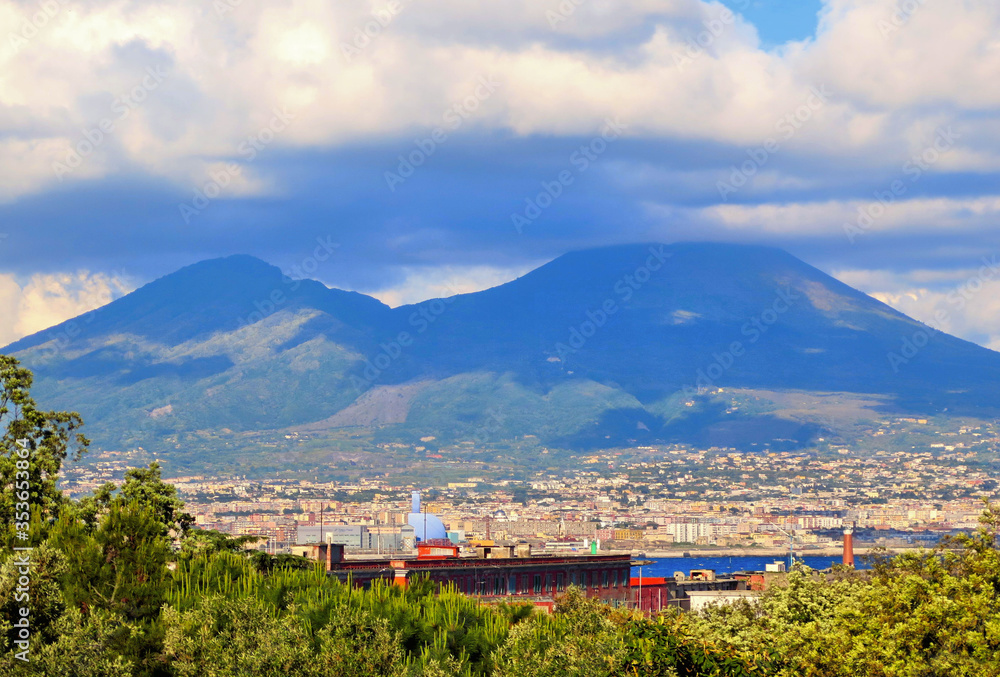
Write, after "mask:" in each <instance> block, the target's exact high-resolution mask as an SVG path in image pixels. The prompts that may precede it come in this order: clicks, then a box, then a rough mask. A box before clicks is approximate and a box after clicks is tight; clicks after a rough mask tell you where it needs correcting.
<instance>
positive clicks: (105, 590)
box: [50, 501, 170, 620]
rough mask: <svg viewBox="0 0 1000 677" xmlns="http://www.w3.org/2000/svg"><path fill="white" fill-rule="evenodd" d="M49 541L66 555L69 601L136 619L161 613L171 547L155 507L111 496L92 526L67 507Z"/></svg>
mask: <svg viewBox="0 0 1000 677" xmlns="http://www.w3.org/2000/svg"><path fill="white" fill-rule="evenodd" d="M50 542H51V543H52V545H53V546H54V547H56V548H59V549H60V550H61V551H62V552H63V553H64V556H65V558H66V562H67V569H66V573H65V575H64V576H63V590H64V591H65V594H66V598H67V601H68V602H69V603H70V604H72V605H74V606H78V607H79V608H81V609H82V610H84V611H88V610H89V609H91V608H98V609H103V610H106V611H111V612H115V613H118V614H121V615H122V616H124V617H126V618H129V619H136V620H142V619H152V618H155V617H156V616H157V615H158V614H159V609H160V605H161V604H162V603H163V599H164V593H165V591H166V588H165V582H166V578H165V577H166V566H167V559H168V557H169V555H170V546H169V543H168V541H167V538H166V534H165V533H164V525H163V523H162V522H160V520H159V519H158V517H157V514H156V510H155V508H154V506H151V505H145V504H142V503H139V502H138V501H129V502H127V503H126V502H121V501H113V502H112V503H111V504H110V507H109V508H108V511H107V512H106V513H105V514H104V515H103V516H102V517H101V519H100V522H99V523H98V524H97V525H96V527H94V528H89V527H88V525H87V523H86V522H85V521H84V520H81V519H78V518H77V515H76V513H75V511H73V510H67V511H65V514H64V515H62V516H61V517H60V518H59V520H58V521H57V522H56V524H55V526H54V527H53V529H52V534H51V537H50Z"/></svg>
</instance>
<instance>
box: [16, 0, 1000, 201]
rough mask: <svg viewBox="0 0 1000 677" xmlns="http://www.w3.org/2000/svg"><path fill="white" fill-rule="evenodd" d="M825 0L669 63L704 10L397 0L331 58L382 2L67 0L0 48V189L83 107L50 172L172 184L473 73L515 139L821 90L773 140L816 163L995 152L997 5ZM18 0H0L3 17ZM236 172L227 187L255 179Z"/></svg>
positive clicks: (772, 102) (24, 188)
mask: <svg viewBox="0 0 1000 677" xmlns="http://www.w3.org/2000/svg"><path fill="white" fill-rule="evenodd" d="M827 2H828V12H827V15H826V18H825V20H824V24H823V29H822V31H821V33H820V35H819V37H818V38H817V39H816V40H815V41H806V42H803V43H797V44H794V45H792V46H790V47H788V48H786V49H784V50H781V51H776V52H764V51H762V50H761V49H760V47H759V40H758V38H757V34H756V31H755V30H754V28H753V27H752V26H749V25H747V24H744V23H742V21H735V22H733V23H731V24H728V25H726V26H725V27H724V30H722V31H721V32H720V33H719V35H718V36H717V37H713V38H712V39H711V41H710V43H711V44H710V45H709V46H708V48H707V49H706V50H705V51H704V53H702V54H700V55H698V54H695V55H694V57H693V58H691V59H690V60H689V61H683V62H682V63H681V64H680V65H679V64H678V56H679V55H683V54H684V53H685V50H687V49H688V47H689V42H688V41H689V40H691V39H692V38H694V37H695V36H697V35H698V33H699V32H703V31H705V30H706V28H705V25H704V22H705V21H708V20H711V19H713V18H716V19H717V18H718V17H719V16H720V11H721V6H720V5H718V4H715V3H703V2H698V1H697V0H629V1H627V2H618V3H610V2H607V1H606V0H588V2H585V3H583V4H582V5H580V6H579V8H578V9H577V10H575V11H574V12H572V14H571V15H570V16H568V17H566V20H565V21H561V22H559V23H557V24H556V25H555V26H554V28H553V27H550V25H549V19H548V18H547V14H546V13H547V12H548V11H549V10H553V9H557V8H558V7H559V3H556V2H552V3H536V2H529V1H528V0H512V1H511V2H508V3H500V4H492V5H491V4H487V5H483V4H482V3H478V4H477V3H467V2H462V1H460V0H425V1H423V2H420V3H417V2H405V3H403V9H402V10H401V11H400V13H399V14H398V15H397V16H395V17H392V18H391V20H390V21H388V22H387V23H386V25H385V26H384V27H378V30H377V34H375V35H374V36H373V37H371V38H370V40H369V43H368V44H367V45H366V46H363V47H362V48H360V53H359V54H357V55H356V56H355V57H354V58H353V59H351V60H348V59H346V58H345V56H344V54H343V45H344V44H350V42H351V41H352V40H353V39H354V38H355V36H356V33H355V31H356V30H363V29H364V28H365V26H366V25H371V22H372V21H373V15H372V12H377V11H381V10H384V9H385V7H386V5H385V4H384V3H381V2H378V1H376V2H366V3H329V2H323V1H321V0H289V2H286V3H282V4H281V5H280V6H267V5H260V4H254V3H248V2H243V3H240V4H239V5H238V6H235V7H232V8H231V11H228V12H226V13H224V14H223V15H221V16H220V15H218V14H217V12H216V11H215V9H213V8H214V7H216V6H219V5H223V6H225V3H224V1H223V2H222V3H214V4H213V3H206V2H203V1H201V0H175V1H172V2H165V1H161V2H156V1H154V2H147V1H145V0H144V1H143V2H141V3H140V2H138V1H133V2H116V3H104V2H100V3H87V4H84V3H78V4H74V5H73V6H72V11H69V10H68V9H63V10H61V11H60V12H59V13H58V14H57V15H56V16H54V17H53V18H52V19H51V20H50V21H49V23H48V24H47V25H46V26H44V27H42V28H40V29H39V30H38V32H37V35H35V36H34V37H32V38H31V39H30V40H28V41H27V42H26V44H23V45H20V47H19V49H17V50H15V49H14V47H12V46H11V45H9V44H6V43H5V44H3V45H2V46H0V70H2V72H3V73H4V77H3V78H2V79H0V135H2V136H4V137H5V138H6V139H7V140H6V141H4V144H5V147H4V152H3V153H2V154H0V158H2V159H0V179H4V180H2V181H0V185H3V186H4V193H2V194H0V200H2V199H6V200H12V199H15V198H17V197H18V196H21V195H25V194H28V193H31V192H35V191H39V190H44V189H45V188H46V187H48V186H51V185H53V184H55V183H56V182H57V179H56V177H55V176H54V174H53V171H52V168H51V165H52V160H53V156H54V155H55V156H60V155H65V154H66V153H67V152H68V149H69V148H71V147H74V146H77V145H78V144H80V142H81V140H82V136H81V130H82V129H91V128H93V127H95V126H96V125H98V124H99V123H100V121H101V120H102V119H112V120H113V121H115V122H116V127H115V130H114V131H113V132H111V133H109V134H108V135H106V136H107V139H106V140H105V141H104V142H102V143H101V144H100V146H99V147H98V148H97V149H96V150H95V151H94V152H93V153H92V154H91V155H90V156H89V157H87V158H85V159H84V162H83V164H82V166H81V167H80V168H79V170H77V171H75V172H74V173H73V174H72V176H71V177H70V179H69V180H79V179H86V178H97V177H100V176H104V175H107V174H109V173H114V172H118V171H124V170H125V169H126V168H130V167H140V168H142V169H144V170H145V171H148V172H151V173H153V174H154V175H159V176H162V177H163V178H164V179H166V180H169V181H172V182H175V183H178V184H180V185H183V186H188V185H190V186H193V185H198V184H201V183H202V182H203V181H204V180H205V179H206V178H207V177H206V169H205V167H206V164H208V163H211V162H214V161H218V160H222V159H237V160H238V159H241V156H240V153H239V152H238V151H237V148H238V146H239V144H240V142H241V141H243V140H245V139H246V137H247V136H248V135H252V134H254V133H256V132H258V131H259V130H261V129H263V128H264V127H265V126H266V125H267V124H268V121H269V119H270V118H271V116H272V115H273V112H272V111H273V109H274V107H275V106H279V107H287V108H288V109H289V110H290V111H292V112H293V113H295V115H296V119H295V121H294V122H293V123H292V124H290V125H289V126H288V128H287V130H285V131H283V132H281V133H280V135H279V137H278V139H277V140H276V143H277V144H278V145H281V146H296V147H312V146H331V145H338V144H343V143H348V142H356V141H357V140H358V139H359V138H373V137H385V136H389V135H396V134H404V133H407V132H408V131H409V130H411V129H412V128H415V127H425V126H431V125H437V124H440V123H441V116H442V111H444V110H446V109H447V108H448V107H449V106H450V105H452V104H454V103H455V102H456V101H458V100H461V98H463V97H465V96H466V95H468V94H469V92H470V89H471V88H473V87H474V86H475V84H474V83H475V82H476V79H477V78H478V77H479V76H481V75H487V76H492V77H495V78H496V79H497V80H499V81H500V82H501V83H502V87H501V91H499V92H498V93H497V94H496V95H495V96H494V97H491V99H490V101H489V102H487V104H485V105H484V106H483V108H482V109H481V110H480V111H477V113H476V115H475V117H474V120H473V121H471V122H470V124H475V125H479V126H481V127H485V128H491V129H506V130H513V131H514V132H516V133H518V134H524V135H529V134H544V135H552V134H554V135H566V134H589V133H593V131H594V130H596V129H597V128H598V126H599V125H600V122H601V120H602V119H603V118H604V117H606V116H609V115H617V116H620V117H621V118H622V119H623V120H626V121H628V122H629V123H630V124H631V127H630V131H629V133H630V134H632V135H637V136H651V137H665V138H679V139H692V138H694V139H706V140H711V141H718V142H722V143H728V144H737V145H746V144H751V143H761V142H762V141H763V140H764V139H765V138H767V137H768V136H769V135H773V134H774V127H775V122H776V120H778V119H779V118H780V117H781V116H784V115H786V114H788V113H789V112H792V111H794V110H796V108H797V107H798V106H800V105H801V102H802V98H803V96H804V95H805V93H806V92H807V91H808V88H809V87H810V86H813V85H821V84H826V85H829V86H830V87H831V89H832V90H833V92H834V95H835V100H834V101H832V102H831V103H830V104H829V106H827V107H826V108H824V109H823V110H821V111H819V112H818V113H817V114H816V115H815V118H814V119H813V120H811V121H810V123H809V124H808V125H806V126H804V127H803V128H802V129H801V130H800V132H799V133H798V134H797V135H796V137H795V138H794V139H793V140H792V142H791V143H792V144H794V145H795V146H796V147H797V148H799V149H802V150H803V151H806V150H808V152H810V153H812V154H814V155H815V156H816V157H817V158H822V157H823V156H838V157H851V158H855V159H856V161H858V162H863V163H867V164H869V165H873V166H881V165H882V164H884V163H890V164H893V163H898V162H900V161H901V159H903V158H905V157H906V156H907V154H908V153H909V152H912V151H913V150H915V149H919V144H920V143H922V139H924V138H926V136H927V134H928V132H929V130H932V129H934V128H935V127H937V126H940V125H945V124H954V125H956V126H960V127H962V128H963V129H966V130H974V131H975V132H976V140H975V143H971V142H968V141H963V142H962V144H961V146H962V147H961V148H959V149H956V152H955V153H954V154H953V155H952V156H951V157H950V158H949V160H948V163H949V164H947V165H942V169H944V168H947V169H949V170H955V169H961V168H963V167H974V168H983V167H997V166H1000V162H998V158H1000V129H998V127H997V125H996V123H995V121H994V120H993V117H994V116H993V113H994V112H995V109H996V107H997V104H1000V90H998V89H997V88H996V87H992V86H991V85H992V83H995V82H997V81H1000V77H998V76H1000V48H998V44H1000V42H998V40H997V38H996V36H997V35H998V34H1000V30H998V29H1000V5H997V3H995V2H987V1H986V0H976V1H972V2H964V3H930V2H928V3H924V4H923V5H922V6H921V8H920V9H919V10H918V11H917V12H916V13H915V14H914V15H913V17H912V18H910V20H909V21H908V23H907V25H906V26H905V27H903V28H901V29H900V30H898V31H895V32H893V33H892V34H891V35H889V36H888V37H883V36H882V35H881V34H880V31H879V28H878V20H879V19H880V17H891V15H892V13H893V10H894V8H895V7H896V5H897V2H896V0H827ZM34 8H35V6H34V5H32V4H30V3H28V4H21V3H15V2H13V1H12V0H0V16H2V17H3V18H4V19H5V22H6V25H13V26H17V25H18V24H19V22H20V21H21V20H22V18H23V17H26V16H28V14H29V12H30V11H31V10H33V9H34ZM376 25H377V24H376ZM373 32H374V31H373ZM156 64H160V65H164V66H166V68H167V70H168V72H169V76H168V78H167V80H166V81H165V82H163V83H162V84H161V85H159V86H158V87H157V88H156V89H155V90H153V91H150V92H148V93H147V96H144V97H143V99H144V100H143V101H142V102H141V103H138V104H137V105H136V107H135V108H129V109H128V110H129V114H128V115H127V116H126V117H123V118H120V119H119V118H117V117H116V116H117V115H119V113H115V112H113V111H115V110H116V108H115V102H116V101H117V102H119V103H120V102H121V99H122V98H123V97H128V95H129V94H130V93H131V92H133V91H135V89H136V87H139V86H140V85H141V83H142V81H143V79H144V78H145V69H146V68H147V67H150V66H153V65H156ZM915 74H919V77H915ZM118 110H121V109H120V108H119V109H118ZM84 147H85V146H84ZM243 159H245V158H243ZM247 172H248V174H249V176H248V178H247V182H246V187H248V190H266V185H265V184H264V183H263V182H261V181H260V180H259V177H255V176H254V175H253V168H252V167H250V168H248V169H247ZM8 179H9V180H8Z"/></svg>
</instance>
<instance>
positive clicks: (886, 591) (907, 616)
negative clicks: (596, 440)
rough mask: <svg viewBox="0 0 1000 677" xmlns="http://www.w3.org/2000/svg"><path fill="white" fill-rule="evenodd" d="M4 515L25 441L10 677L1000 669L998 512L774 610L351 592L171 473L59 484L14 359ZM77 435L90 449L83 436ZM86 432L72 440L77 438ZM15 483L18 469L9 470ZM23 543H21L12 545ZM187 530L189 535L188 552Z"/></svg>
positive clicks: (5, 661)
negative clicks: (193, 504) (208, 515)
mask: <svg viewBox="0 0 1000 677" xmlns="http://www.w3.org/2000/svg"><path fill="white" fill-rule="evenodd" d="M0 379H2V383H0V385H2V388H3V390H2V393H0V422H2V423H3V424H4V426H5V428H4V436H3V437H2V438H0V441H2V445H3V447H2V450H3V451H4V454H0V477H2V479H3V481H4V482H5V484H3V485H2V486H0V511H2V510H7V511H8V512H10V511H11V510H13V509H15V508H16V504H17V503H18V502H23V499H22V498H20V497H19V496H17V492H19V491H21V490H20V489H18V488H17V487H16V486H15V485H14V482H15V481H20V480H19V478H18V477H17V476H16V472H18V471H19V469H18V468H17V466H16V461H15V460H14V458H13V457H12V454H13V453H16V445H17V443H16V439H21V438H23V436H28V439H29V442H30V445H29V448H28V453H29V456H30V458H31V462H32V463H35V462H36V461H37V464H38V468H34V466H33V469H32V470H30V471H23V472H26V473H27V474H28V475H29V476H30V478H31V481H32V482H33V484H32V487H36V486H37V490H36V489H35V488H32V489H31V495H30V501H29V502H30V504H31V505H32V515H31V519H30V521H29V523H28V530H27V533H28V535H29V537H30V539H29V542H30V543H35V544H36V546H35V548H34V550H33V551H31V562H32V563H31V565H30V567H31V568H30V576H31V580H30V610H31V614H30V619H31V620H30V623H31V632H32V634H31V651H30V656H31V662H30V663H28V664H26V665H25V664H23V663H22V662H21V661H18V660H17V659H16V658H15V654H14V651H13V649H14V648H15V645H14V640H15V639H16V628H15V627H14V620H15V619H16V618H18V615H19V613H20V608H21V607H22V606H23V605H24V600H23V599H20V598H19V597H18V595H19V592H18V591H19V588H20V586H22V583H21V582H20V578H21V577H22V576H24V575H26V574H25V573H24V571H23V569H24V567H25V565H23V564H18V561H17V558H18V557H19V556H21V555H18V554H17V553H15V552H14V551H11V550H9V549H7V548H5V549H4V550H3V551H2V554H0V649H2V650H3V655H2V656H0V674H13V673H15V671H17V674H21V673H23V674H37V675H63V676H66V677H74V676H79V677H98V676H103V675H121V676H123V677H186V676H195V675H211V676H212V677H236V676H239V677H244V676H245V677H256V676H257V675H262V676H263V675H268V676H270V675H280V676H282V677H286V676H287V677H297V676H300V675H301V676H305V677H312V676H316V677H319V676H320V675H323V676H324V677H326V676H330V675H332V676H334V677H487V676H492V677H514V676H520V675H531V676H532V677H536V676H537V677H546V676H552V677H556V676H560V677H561V676H564V675H565V676H578V677H625V676H631V677H799V676H803V677H855V676H857V675H863V676H865V677H1000V551H998V547H997V538H998V534H1000V508H998V507H995V506H990V505H986V510H985V511H984V513H983V515H982V518H981V528H980V529H979V530H978V532H977V533H975V534H969V535H964V536H959V537H955V538H951V539H948V540H946V541H945V542H944V543H943V544H942V545H941V546H940V547H939V548H937V549H936V550H934V551H928V552H919V553H908V554H906V555H901V556H897V557H892V558H890V557H887V556H879V557H876V558H875V560H874V562H873V568H872V569H871V571H868V572H853V571H841V572H836V573H834V574H820V573H818V572H814V571H811V570H809V569H807V568H804V567H797V568H796V569H794V570H793V571H792V572H790V573H789V575H788V577H787V584H785V585H780V586H772V587H771V588H770V589H769V590H768V591H767V592H765V593H763V594H762V595H761V596H760V597H759V598H756V599H753V600H750V601H747V600H743V601H740V602H738V603H735V604H731V605H727V606H719V607H711V608H709V609H708V610H706V611H703V612H701V613H699V614H680V613H677V612H675V611H671V612H669V613H665V614H662V615H660V616H658V617H656V618H646V617H644V616H642V615H641V614H638V613H636V612H632V611H623V610H612V609H610V608H608V607H606V606H604V605H602V604H600V603H598V602H596V601H594V600H588V599H587V598H586V597H585V596H584V595H583V593H582V592H581V591H580V590H578V589H577V588H575V587H571V588H570V589H569V591H568V592H567V593H566V595H564V596H563V597H562V598H561V599H559V600H558V602H557V605H556V609H555V612H554V613H553V614H551V615H548V614H544V613H540V612H538V611H536V610H535V609H534V608H533V607H532V606H530V605H525V604H499V605H489V604H482V603H480V602H479V601H478V600H476V599H474V598H470V597H466V596H464V595H462V594H459V593H458V592H457V591H456V590H455V589H454V588H452V587H449V586H444V587H439V586H437V585H436V584H433V583H431V582H430V581H429V580H421V579H418V580H413V581H411V582H410V583H411V584H410V586H409V587H408V588H406V589H403V588H401V587H398V586H395V585H393V584H391V583H390V582H386V581H376V582H375V583H373V584H372V585H371V587H370V588H369V589H362V588H360V587H357V586H354V585H352V584H350V583H348V584H344V583H341V582H340V581H339V580H337V579H336V578H334V577H331V576H329V575H327V572H326V571H325V570H324V569H323V568H322V567H321V566H320V565H318V564H316V563H309V562H306V561H304V560H303V559H301V558H296V557H291V556H282V555H279V556H272V555H269V554H266V553H260V552H254V553H248V552H247V551H246V550H245V549H244V546H245V545H246V544H247V543H249V542H250V541H252V540H255V537H238V538H233V537H230V536H227V535H225V534H220V533H218V532H198V531H190V529H189V527H190V517H189V516H188V515H187V514H186V513H185V512H184V505H183V503H182V502H181V501H180V500H179V499H178V498H177V496H176V492H175V490H174V488H173V487H172V486H170V485H168V484H166V483H164V482H163V481H162V479H161V477H160V469H159V467H158V466H157V465H156V464H152V465H151V466H149V468H143V469H135V470H131V471H129V473H128V474H127V475H126V480H125V482H124V483H123V485H122V487H121V489H120V490H119V489H118V488H117V487H115V486H114V485H112V484H107V485H105V486H103V487H101V488H99V489H98V490H97V491H96V492H95V493H94V495H93V496H91V497H88V498H85V499H82V500H80V501H75V502H72V501H66V500H64V499H63V498H62V497H61V496H60V495H59V494H58V492H57V491H56V490H55V482H56V480H57V473H58V469H59V467H60V465H61V462H62V460H63V459H64V458H65V456H66V454H67V453H68V450H69V449H70V448H71V447H72V446H73V445H74V444H75V445H76V446H77V449H78V450H82V449H84V448H85V447H86V440H85V439H83V438H81V437H79V436H78V434H77V433H75V430H76V428H78V427H79V425H81V424H82V422H81V421H80V420H79V417H78V416H76V415H75V414H59V413H54V412H49V413H41V412H39V411H37V410H36V409H35V408H34V403H33V402H32V401H31V400H30V397H28V395H27V388H28V386H29V385H30V382H31V379H30V373H28V372H26V371H25V370H23V369H20V368H19V367H17V363H16V361H12V360H10V359H9V358H0ZM74 436H75V437H74ZM74 439H75V441H74ZM4 473H6V474H4ZM11 536H12V532H11V531H9V530H8V531H7V532H5V536H4V537H5V539H7V540H8V542H9V540H10V538H11ZM172 538H177V539H179V543H180V548H179V550H178V551H177V552H176V553H174V552H172V549H171V540H172Z"/></svg>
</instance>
